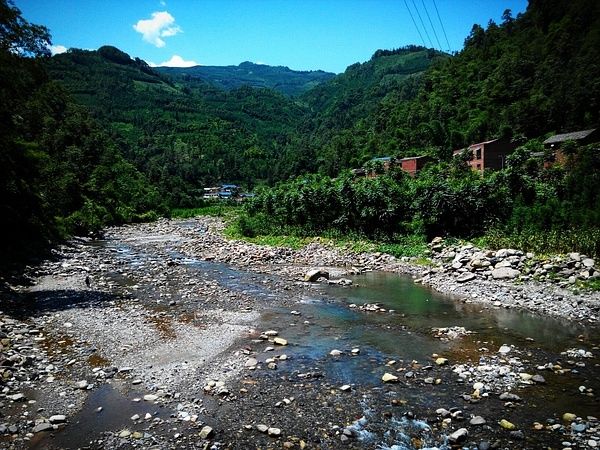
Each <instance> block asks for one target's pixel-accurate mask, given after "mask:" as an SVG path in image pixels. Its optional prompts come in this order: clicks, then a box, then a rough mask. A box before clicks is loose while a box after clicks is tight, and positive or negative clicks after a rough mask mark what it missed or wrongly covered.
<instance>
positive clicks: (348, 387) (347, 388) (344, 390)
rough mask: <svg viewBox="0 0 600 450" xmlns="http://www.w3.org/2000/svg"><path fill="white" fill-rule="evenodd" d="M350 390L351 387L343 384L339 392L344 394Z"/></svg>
mask: <svg viewBox="0 0 600 450" xmlns="http://www.w3.org/2000/svg"><path fill="white" fill-rule="evenodd" d="M351 389H352V386H350V385H349V384H344V385H343V386H340V391H342V392H346V391H349V390H351Z"/></svg>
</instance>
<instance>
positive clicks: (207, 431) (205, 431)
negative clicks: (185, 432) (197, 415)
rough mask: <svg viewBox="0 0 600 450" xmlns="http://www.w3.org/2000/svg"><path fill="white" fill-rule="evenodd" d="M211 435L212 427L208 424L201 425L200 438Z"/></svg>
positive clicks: (206, 437)
mask: <svg viewBox="0 0 600 450" xmlns="http://www.w3.org/2000/svg"><path fill="white" fill-rule="evenodd" d="M212 435H213V429H212V428H211V427H209V426H208V425H206V426H204V427H202V429H201V430H200V438H201V439H208V438H210V437H211V436H212Z"/></svg>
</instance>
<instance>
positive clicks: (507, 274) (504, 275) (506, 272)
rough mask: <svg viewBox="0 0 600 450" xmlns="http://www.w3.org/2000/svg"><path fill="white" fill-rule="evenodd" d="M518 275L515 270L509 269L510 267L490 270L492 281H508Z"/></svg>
mask: <svg viewBox="0 0 600 450" xmlns="http://www.w3.org/2000/svg"><path fill="white" fill-rule="evenodd" d="M520 274H521V272H519V271H518V270H516V269H511V268H510V267H500V268H498V269H494V270H492V278H493V279H494V280H505V279H507V280H510V279H513V278H517V277H518V276H519V275H520Z"/></svg>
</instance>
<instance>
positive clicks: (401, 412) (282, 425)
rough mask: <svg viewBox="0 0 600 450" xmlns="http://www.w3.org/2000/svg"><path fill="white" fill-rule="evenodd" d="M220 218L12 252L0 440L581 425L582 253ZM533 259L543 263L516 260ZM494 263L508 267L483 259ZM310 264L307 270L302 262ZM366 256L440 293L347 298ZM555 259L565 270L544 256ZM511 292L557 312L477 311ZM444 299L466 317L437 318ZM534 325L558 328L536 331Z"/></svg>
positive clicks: (591, 403)
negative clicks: (308, 239) (269, 239)
mask: <svg viewBox="0 0 600 450" xmlns="http://www.w3.org/2000/svg"><path fill="white" fill-rule="evenodd" d="M222 228H223V224H222V223H221V222H220V221H219V220H218V219H212V218H199V219H193V220H185V221H167V220H162V221H158V222H155V223H151V224H139V225H133V226H126V227H118V228H112V229H108V230H106V233H105V236H104V238H103V239H101V240H97V241H91V240H88V239H78V240H74V241H72V242H71V243H70V244H69V245H68V246H63V247H61V248H60V249H58V250H57V251H56V254H55V258H54V259H53V260H51V261H46V262H45V263H44V264H42V265H41V266H39V267H35V268H31V270H30V272H29V273H28V276H30V277H31V279H32V281H33V283H32V284H31V285H29V286H7V287H6V288H5V289H4V293H3V294H2V296H3V298H2V307H1V309H2V313H1V314H0V333H1V334H0V338H1V341H0V343H1V355H0V375H1V379H0V384H1V386H2V393H1V394H0V412H1V414H2V416H1V417H0V439H1V441H0V442H1V443H2V444H1V445H2V446H4V447H6V448H81V447H88V448H240V449H246V448H282V447H283V448H348V447H349V448H394V449H401V448H407V449H411V448H425V447H428V448H449V447H457V448H462V447H466V448H480V449H484V448H545V447H552V448H594V447H596V446H597V445H600V425H599V424H598V419H597V418H596V417H595V416H596V415H597V414H596V415H595V414H594V411H600V404H599V403H598V401H597V400H596V393H597V390H598V389H600V386H598V373H599V372H598V371H599V368H598V367H599V366H598V364H599V359H598V355H599V354H600V348H598V344H599V341H598V339H597V337H598V335H597V333H596V331H597V328H595V325H596V324H597V322H598V317H599V316H600V313H599V307H600V298H599V296H598V294H595V293H589V292H581V291H579V292H577V291H576V290H574V285H575V283H572V282H571V281H572V280H569V277H573V276H576V277H580V276H584V275H582V273H583V272H585V271H587V274H588V276H589V277H594V276H595V274H596V273H597V272H596V270H595V262H591V263H590V261H588V260H589V259H590V258H586V257H585V255H583V256H581V255H570V256H569V257H568V258H569V259H568V260H565V261H562V262H560V261H555V262H554V264H553V267H552V268H550V267H548V266H547V268H546V269H544V268H543V264H542V265H541V266H539V267H535V266H534V265H533V264H532V263H528V262H527V261H528V260H530V261H531V260H533V259H534V258H533V255H532V256H529V255H526V254H519V253H518V252H517V253H515V252H516V251H512V250H511V251H508V249H507V251H506V252H502V253H500V254H497V252H496V253H494V254H492V253H487V252H483V251H480V250H479V249H474V248H473V247H469V246H467V247H466V248H463V247H464V246H463V247H460V248H449V247H446V246H443V245H442V244H441V243H440V242H436V243H434V244H432V247H433V246H437V247H436V248H432V251H433V255H434V258H433V264H432V265H431V266H428V267H422V266H416V265H414V264H413V263H411V261H409V260H398V259H396V258H393V257H391V256H389V255H384V254H353V253H350V252H347V251H344V250H341V249H337V248H334V247H331V246H328V245H324V244H323V243H319V242H315V243H313V244H310V245H309V246H307V247H305V248H303V249H301V250H298V251H293V250H290V249H282V248H270V247H261V246H256V245H252V244H248V243H244V242H238V241H230V240H227V239H225V238H224V237H223V236H222ZM452 252H454V255H452ZM504 253H506V254H504ZM458 255H460V256H458ZM511 257H513V258H512V259H509V258H511ZM515 257H516V258H515ZM523 257H524V258H523ZM577 257H578V258H579V261H577ZM475 260H478V261H479V262H478V263H475V262H474V261H475ZM505 261H506V262H505ZM488 263H489V264H488ZM577 263H579V266H578V265H577ZM459 264H460V267H459ZM545 264H550V263H548V262H547V263H545ZM496 265H498V267H495V266H496ZM540 267H541V268H542V270H545V271H546V273H541V271H538V272H537V276H534V275H535V274H536V270H538V269H539V268H540ZM501 268H508V269H511V270H515V271H519V274H518V275H517V274H515V273H514V272H511V275H515V276H514V277H512V278H507V277H501V278H497V277H495V276H494V275H493V271H494V270H496V269H501ZM312 269H318V270H317V272H315V274H316V275H315V278H314V279H315V280H318V279H320V280H321V282H309V281H304V280H305V276H306V274H307V273H309V272H310V270H312ZM571 269H573V270H574V271H573V272H568V271H569V270H571ZM526 270H527V271H528V272H527V273H526ZM373 271H385V272H391V273H398V274H405V275H409V276H412V277H413V278H414V279H416V280H417V281H419V282H420V283H422V284H426V285H428V286H431V287H433V288H435V290H437V291H439V292H443V293H447V294H452V298H443V299H440V300H436V301H439V306H438V308H439V311H440V313H439V315H438V316H435V318H434V317H433V316H432V318H427V317H426V316H424V317H423V321H422V322H418V323H417V322H415V321H414V320H413V318H412V316H413V314H414V313H413V312H412V311H410V310H401V309H400V308H401V305H396V304H394V303H393V302H391V303H389V304H387V303H386V301H385V299H386V298H389V297H390V296H393V295H392V294H389V293H388V291H386V293H385V295H383V296H382V298H383V299H384V300H383V301H381V302H379V301H371V300H370V299H369V298H367V297H366V296H365V299H364V302H362V303H359V304H358V305H357V304H356V301H355V299H354V298H352V296H353V295H355V293H356V292H359V291H360V289H361V287H360V285H361V283H363V281H362V280H363V278H361V275H359V274H365V273H370V272H373ZM561 271H563V275H564V278H565V280H561V281H559V282H556V277H554V276H551V277H548V276H546V275H547V274H549V273H559V272H561ZM505 272H506V270H505ZM543 276H545V277H546V278H543ZM362 277H364V275H362ZM309 278H310V277H309ZM327 278H329V281H327ZM467 278H468V279H467ZM534 278H537V279H534ZM340 279H342V280H347V279H350V281H342V282H340V281H336V280H340ZM351 283H352V284H353V285H352V286H349V285H350V284H351ZM409 284H412V282H409ZM415 288H417V287H415ZM418 289H421V290H420V291H418V292H421V294H422V295H425V296H433V295H437V294H435V292H434V291H428V290H426V289H424V288H418ZM367 290H368V289H367ZM391 292H393V291H391ZM366 295H368V294H366ZM346 300H347V301H346ZM375 300H379V299H375ZM424 301H425V302H430V300H429V299H425V300H424ZM431 301H433V299H431ZM436 304H437V303H436ZM396 309H397V310H396ZM513 310H515V311H517V310H518V311H521V310H529V311H535V312H537V313H542V314H544V315H550V316H554V317H556V318H558V319H557V320H558V321H557V322H543V321H542V322H539V321H538V319H537V316H535V315H533V316H531V317H529V316H526V319H527V320H528V322H527V323H526V324H527V326H524V327H523V330H522V331H519V332H514V333H511V332H507V331H498V332H496V331H495V330H494V331H489V330H490V329H491V328H492V327H488V326H483V325H480V324H479V322H478V320H479V319H478V318H479V317H480V316H483V317H488V318H490V320H498V318H503V319H506V318H507V317H509V318H510V320H511V321H514V320H521V318H520V316H518V314H520V313H517V312H515V313H514V314H515V315H509V316H507V314H513V313H511V312H510V311H513ZM419 314H421V315H423V313H422V312H420V313H419ZM462 315H465V316H468V317H471V318H472V319H469V321H467V322H466V323H465V324H464V325H467V326H469V327H472V328H478V327H479V329H476V330H472V329H468V328H465V327H460V326H456V325H458V323H453V322H451V323H448V321H451V320H452V321H454V322H458V321H460V320H461V316H462ZM540 317H543V316H540ZM434 319H435V320H434ZM540 320H542V319H540ZM429 321H431V325H429ZM535 321H538V322H539V323H538V322H535ZM439 322H441V323H439ZM511 323H512V322H511ZM534 323H535V324H537V325H535V326H537V327H538V328H535V326H534V325H531V324H534ZM540 323H541V325H540ZM550 323H551V325H548V324H550ZM423 324H427V325H423ZM546 325H547V326H549V327H550V326H552V327H556V329H557V330H559V329H560V330H563V329H569V328H572V329H573V332H569V333H567V334H565V336H564V338H561V339H560V340H556V341H555V342H554V341H552V343H551V344H550V343H544V342H543V341H544V339H543V338H541V337H540V333H543V328H544V326H546ZM540 327H541V328H540ZM563 327H564V328H563ZM348 330H352V331H348ZM536 330H538V331H536ZM552 334H556V333H553V332H552V331H551V330H550V332H549V336H550V335H552ZM559 334H560V333H559ZM550 341H551V339H550ZM555 347H556V348H555ZM573 399H575V401H573ZM575 409H577V410H575Z"/></svg>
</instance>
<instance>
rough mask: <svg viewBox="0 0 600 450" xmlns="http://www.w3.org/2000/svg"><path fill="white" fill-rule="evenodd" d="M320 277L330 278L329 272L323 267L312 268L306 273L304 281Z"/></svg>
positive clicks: (315, 279)
mask: <svg viewBox="0 0 600 450" xmlns="http://www.w3.org/2000/svg"><path fill="white" fill-rule="evenodd" d="M319 278H327V279H328V280H329V272H327V271H325V270H321V269H312V270H309V271H308V272H306V275H304V281H311V282H314V281H317V280H318V279H319Z"/></svg>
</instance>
